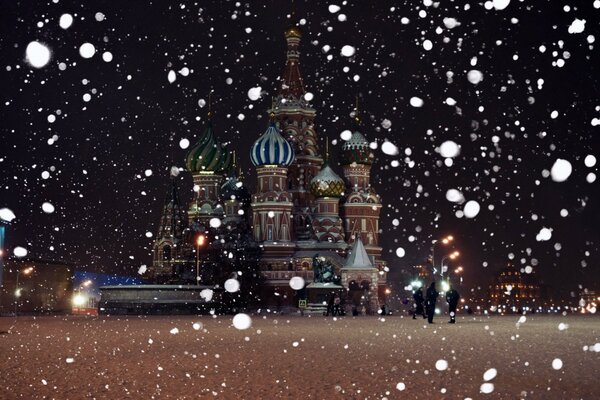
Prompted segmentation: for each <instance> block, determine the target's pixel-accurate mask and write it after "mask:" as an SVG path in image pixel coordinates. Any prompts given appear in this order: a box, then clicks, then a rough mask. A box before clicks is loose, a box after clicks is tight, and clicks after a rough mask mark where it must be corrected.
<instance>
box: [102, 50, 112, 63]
mask: <svg viewBox="0 0 600 400" xmlns="http://www.w3.org/2000/svg"><path fill="white" fill-rule="evenodd" d="M102 59H103V60H104V61H105V62H111V61H112V59H113V55H112V53H111V52H110V51H105V52H104V53H102Z"/></svg>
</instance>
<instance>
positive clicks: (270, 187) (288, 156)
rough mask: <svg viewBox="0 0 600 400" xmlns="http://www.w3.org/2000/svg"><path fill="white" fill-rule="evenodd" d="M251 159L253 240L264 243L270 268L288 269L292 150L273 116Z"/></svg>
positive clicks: (252, 151) (291, 245) (264, 254)
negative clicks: (254, 180) (253, 173)
mask: <svg viewBox="0 0 600 400" xmlns="http://www.w3.org/2000/svg"><path fill="white" fill-rule="evenodd" d="M250 159H251V160H252V163H253V164H254V165H255V166H256V174H257V176H258V184H257V188H256V193H255V194H254V195H253V196H252V204H251V208H252V225H253V229H252V231H253V236H254V240H256V241H257V242H259V243H260V244H261V245H262V246H263V261H264V263H265V264H270V269H271V270H276V269H281V268H287V265H288V263H289V261H290V259H291V257H292V254H293V253H294V248H295V243H294V242H292V238H293V233H292V229H293V223H292V207H293V204H292V195H291V194H290V192H289V191H288V189H287V188H288V184H287V177H288V167H289V166H290V165H291V164H292V162H293V160H294V149H293V148H292V146H291V144H290V143H289V142H288V141H287V140H285V139H284V138H283V136H281V134H280V133H279V130H278V129H277V126H276V125H275V122H274V115H272V114H271V122H270V123H269V127H268V128H267V130H266V131H265V133H264V134H263V135H262V136H261V137H259V138H258V139H257V140H256V142H254V145H253V146H252V150H251V153H250Z"/></svg>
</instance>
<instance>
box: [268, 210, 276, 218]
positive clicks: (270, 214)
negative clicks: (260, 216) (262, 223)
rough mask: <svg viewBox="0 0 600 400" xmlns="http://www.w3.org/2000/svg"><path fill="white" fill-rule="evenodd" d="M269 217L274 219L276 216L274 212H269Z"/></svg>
mask: <svg viewBox="0 0 600 400" xmlns="http://www.w3.org/2000/svg"><path fill="white" fill-rule="evenodd" d="M267 216H268V217H269V218H273V217H274V216H275V213H274V212H273V211H269V212H268V213H267Z"/></svg>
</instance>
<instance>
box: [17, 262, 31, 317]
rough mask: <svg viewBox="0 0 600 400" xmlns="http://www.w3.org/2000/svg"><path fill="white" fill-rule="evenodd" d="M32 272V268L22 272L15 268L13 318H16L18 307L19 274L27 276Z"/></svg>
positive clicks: (19, 292) (19, 291)
mask: <svg viewBox="0 0 600 400" xmlns="http://www.w3.org/2000/svg"><path fill="white" fill-rule="evenodd" d="M32 272H33V267H27V268H25V269H24V270H22V271H21V270H20V269H18V268H17V279H16V284H15V317H16V316H17V312H18V307H19V300H18V299H19V297H21V290H22V289H21V288H20V287H19V276H20V275H21V274H23V275H29V274H31V273H32Z"/></svg>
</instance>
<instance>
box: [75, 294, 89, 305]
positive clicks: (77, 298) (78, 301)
mask: <svg viewBox="0 0 600 400" xmlns="http://www.w3.org/2000/svg"><path fill="white" fill-rule="evenodd" d="M72 301H73V305H74V306H75V307H81V306H82V305H84V304H85V303H86V301H87V299H86V298H85V296H84V295H82V294H81V293H77V294H76V295H75V296H73V300H72Z"/></svg>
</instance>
